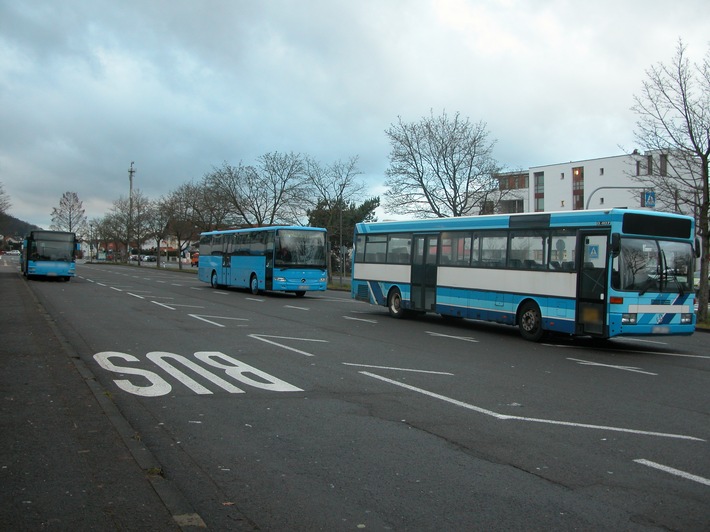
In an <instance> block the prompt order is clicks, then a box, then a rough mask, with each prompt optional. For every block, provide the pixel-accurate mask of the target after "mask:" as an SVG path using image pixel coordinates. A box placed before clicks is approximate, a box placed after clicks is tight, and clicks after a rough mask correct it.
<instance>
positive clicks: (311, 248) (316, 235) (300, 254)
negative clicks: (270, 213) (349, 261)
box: [275, 229, 326, 268]
mask: <svg viewBox="0 0 710 532" xmlns="http://www.w3.org/2000/svg"><path fill="white" fill-rule="evenodd" d="M275 266H277V267H279V268H292V267H296V266H312V267H317V268H325V267H326V263H325V233H323V232H320V231H299V230H297V229H279V231H278V238H277V246H276V260H275Z"/></svg>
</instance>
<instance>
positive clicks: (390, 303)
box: [387, 288, 407, 319]
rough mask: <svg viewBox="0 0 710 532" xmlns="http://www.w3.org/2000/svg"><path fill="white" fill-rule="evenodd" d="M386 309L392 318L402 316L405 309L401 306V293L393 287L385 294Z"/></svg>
mask: <svg viewBox="0 0 710 532" xmlns="http://www.w3.org/2000/svg"><path fill="white" fill-rule="evenodd" d="M387 309H388V310H389V312H390V316H392V317H393V318H397V319H399V318H404V315H405V314H406V312H407V311H406V310H405V309H404V308H402V294H401V293H400V291H399V289H397V288H395V289H393V290H391V291H390V293H389V295H388V296H387Z"/></svg>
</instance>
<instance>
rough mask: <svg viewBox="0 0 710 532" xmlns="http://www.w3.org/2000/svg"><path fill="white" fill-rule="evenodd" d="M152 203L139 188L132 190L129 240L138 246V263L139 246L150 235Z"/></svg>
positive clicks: (139, 260) (139, 257) (139, 255)
mask: <svg viewBox="0 0 710 532" xmlns="http://www.w3.org/2000/svg"><path fill="white" fill-rule="evenodd" d="M152 217H153V210H152V203H151V201H150V199H149V198H148V197H147V196H146V195H145V194H143V193H142V192H141V191H140V190H134V191H133V213H132V215H131V217H130V219H131V242H135V244H136V247H137V248H138V265H139V266H140V263H141V253H140V252H141V246H142V245H143V243H144V242H145V241H146V240H148V239H149V238H151V237H152V234H151V229H152V224H151V218H152Z"/></svg>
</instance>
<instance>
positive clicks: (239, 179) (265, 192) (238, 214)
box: [207, 152, 305, 227]
mask: <svg viewBox="0 0 710 532" xmlns="http://www.w3.org/2000/svg"><path fill="white" fill-rule="evenodd" d="M207 184H208V185H209V187H211V188H212V189H213V190H214V191H215V192H216V193H217V194H218V195H219V197H220V198H221V199H222V201H224V202H226V203H227V204H228V205H229V207H230V209H231V210H232V212H233V213H234V215H235V221H236V222H237V223H243V224H246V225H251V226H255V227H256V226H261V225H270V224H274V223H275V222H287V221H290V220H288V218H290V217H291V212H292V211H293V207H294V205H296V204H297V203H298V198H299V197H300V196H299V191H300V190H301V188H302V186H303V160H302V158H301V156H300V155H297V154H294V153H290V154H280V153H277V152H275V153H267V154H266V155H262V156H261V157H259V160H258V164H257V166H245V165H243V164H242V163H239V165H238V166H232V165H230V164H228V163H227V162H225V163H224V164H223V165H222V167H221V168H215V169H214V170H213V172H211V173H210V174H209V175H208V176H207ZM304 212H305V210H304Z"/></svg>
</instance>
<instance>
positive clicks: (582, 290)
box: [576, 230, 609, 336]
mask: <svg viewBox="0 0 710 532" xmlns="http://www.w3.org/2000/svg"><path fill="white" fill-rule="evenodd" d="M577 238H578V240H577V253H576V262H577V264H576V266H577V272H578V275H577V333H578V334H589V335H592V336H606V325H607V324H606V309H607V286H608V284H609V283H608V279H609V261H608V255H607V251H608V250H607V247H608V240H609V233H608V232H607V231H599V230H581V231H579V233H578V235H577Z"/></svg>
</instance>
